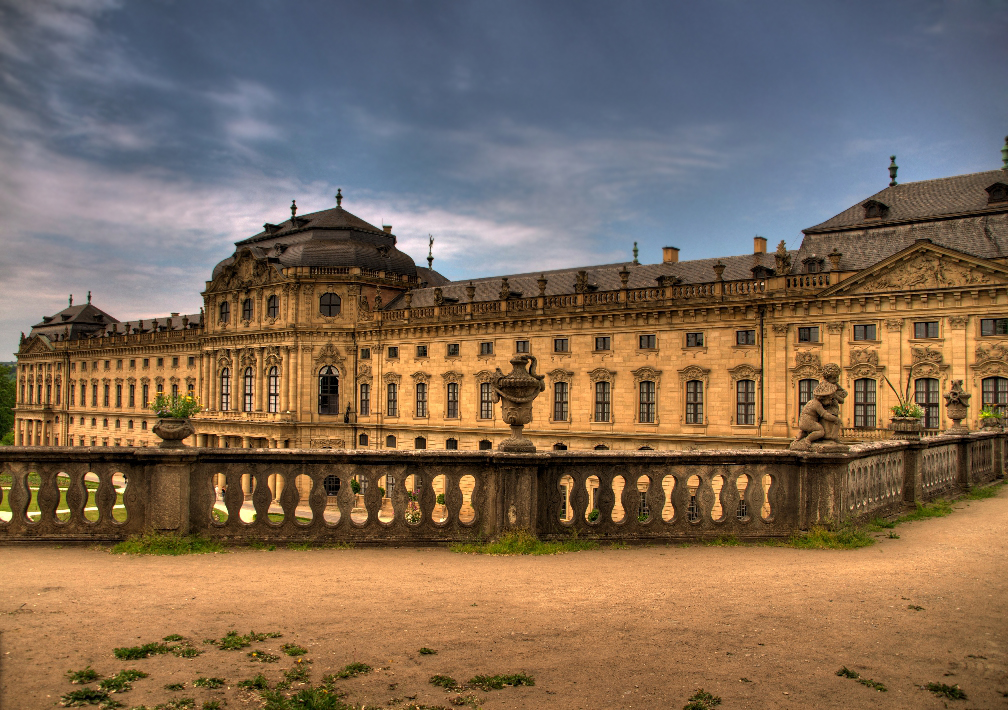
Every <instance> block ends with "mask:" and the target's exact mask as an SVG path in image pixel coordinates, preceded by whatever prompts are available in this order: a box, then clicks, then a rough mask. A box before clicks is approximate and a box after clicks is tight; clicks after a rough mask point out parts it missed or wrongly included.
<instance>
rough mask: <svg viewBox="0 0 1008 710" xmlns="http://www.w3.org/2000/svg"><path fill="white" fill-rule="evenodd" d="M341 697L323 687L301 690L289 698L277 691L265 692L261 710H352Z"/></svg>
mask: <svg viewBox="0 0 1008 710" xmlns="http://www.w3.org/2000/svg"><path fill="white" fill-rule="evenodd" d="M341 697H342V694H340V693H338V692H337V693H334V692H332V691H330V690H329V689H328V688H326V687H323V686H319V687H317V688H303V689H302V690H300V691H298V692H297V693H296V694H295V695H292V696H291V697H289V698H288V697H286V696H284V695H283V694H282V693H279V692H277V691H266V692H264V693H263V694H262V699H263V700H264V701H266V704H265V705H264V706H263V710H353V708H351V706H349V705H347V704H346V703H344V702H343V701H342V700H340V698H341Z"/></svg>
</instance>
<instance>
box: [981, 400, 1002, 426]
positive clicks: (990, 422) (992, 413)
mask: <svg viewBox="0 0 1008 710" xmlns="http://www.w3.org/2000/svg"><path fill="white" fill-rule="evenodd" d="M1003 419H1004V417H1003V416H1002V414H1001V409H1000V408H999V407H996V406H993V407H992V406H991V405H989V404H985V405H984V407H983V409H981V410H980V426H982V427H984V428H991V427H999V426H1001V422H1002V421H1003Z"/></svg>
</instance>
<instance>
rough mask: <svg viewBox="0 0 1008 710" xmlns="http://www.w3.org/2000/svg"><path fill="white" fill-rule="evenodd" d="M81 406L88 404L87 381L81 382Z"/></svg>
mask: <svg viewBox="0 0 1008 710" xmlns="http://www.w3.org/2000/svg"><path fill="white" fill-rule="evenodd" d="M21 399H24V396H22V397H21ZM80 406H82V407H86V406H87V383H86V382H81V383H80Z"/></svg>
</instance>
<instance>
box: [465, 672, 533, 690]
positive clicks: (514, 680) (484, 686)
mask: <svg viewBox="0 0 1008 710" xmlns="http://www.w3.org/2000/svg"><path fill="white" fill-rule="evenodd" d="M469 685H471V686H472V687H474V688H479V689H480V690H485V691H490V690H500V689H501V688H503V687H504V686H505V685H512V686H517V685H535V678H533V677H532V676H530V675H525V674H524V673H515V674H513V675H478V676H473V677H472V678H470V679H469Z"/></svg>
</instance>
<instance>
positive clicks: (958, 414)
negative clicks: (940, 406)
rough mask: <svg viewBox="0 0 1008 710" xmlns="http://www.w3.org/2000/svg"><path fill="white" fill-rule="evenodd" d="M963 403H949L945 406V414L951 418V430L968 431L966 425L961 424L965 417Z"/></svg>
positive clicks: (965, 407)
mask: <svg viewBox="0 0 1008 710" xmlns="http://www.w3.org/2000/svg"><path fill="white" fill-rule="evenodd" d="M966 409H967V406H966V405H965V404H949V405H948V406H946V407H945V414H947V415H948V418H949V419H951V420H952V429H951V431H969V428H968V427H964V426H963V425H962V420H963V419H965V418H966Z"/></svg>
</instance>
